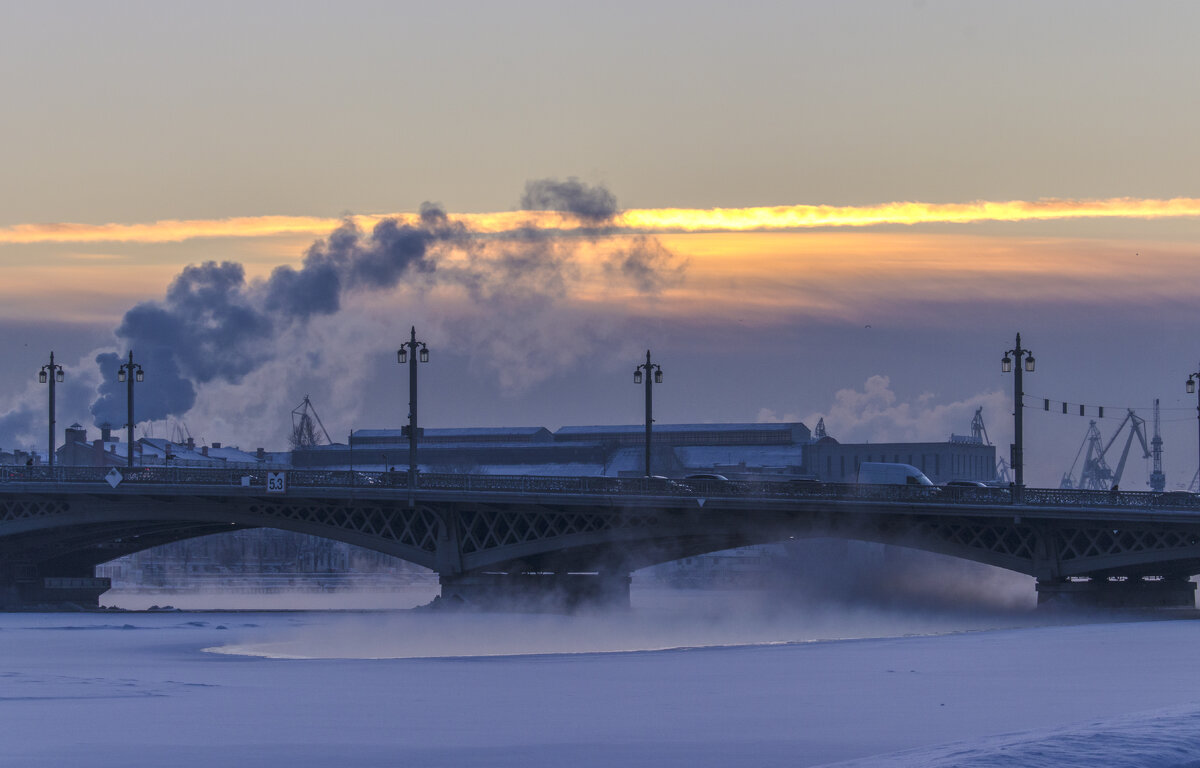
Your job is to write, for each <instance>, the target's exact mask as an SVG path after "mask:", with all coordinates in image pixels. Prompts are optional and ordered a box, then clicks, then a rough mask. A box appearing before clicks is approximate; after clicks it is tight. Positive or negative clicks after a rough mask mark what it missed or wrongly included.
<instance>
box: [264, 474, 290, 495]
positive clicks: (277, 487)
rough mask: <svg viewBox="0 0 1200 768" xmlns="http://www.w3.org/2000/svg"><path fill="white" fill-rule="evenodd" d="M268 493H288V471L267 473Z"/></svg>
mask: <svg viewBox="0 0 1200 768" xmlns="http://www.w3.org/2000/svg"><path fill="white" fill-rule="evenodd" d="M267 493H287V472H268V473H267Z"/></svg>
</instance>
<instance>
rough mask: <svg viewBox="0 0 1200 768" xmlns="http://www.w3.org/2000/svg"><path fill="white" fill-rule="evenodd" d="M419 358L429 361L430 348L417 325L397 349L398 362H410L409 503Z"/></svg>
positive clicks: (414, 462)
mask: <svg viewBox="0 0 1200 768" xmlns="http://www.w3.org/2000/svg"><path fill="white" fill-rule="evenodd" d="M417 360H420V361H421V362H422V363H428V362H429V349H428V347H426V346H425V342H423V341H417V327H416V326H415V325H414V326H413V327H412V335H411V337H410V338H409V340H408V341H406V342H404V343H403V344H401V345H400V349H399V350H397V351H396V362H397V363H399V364H400V365H404V364H405V363H408V426H407V427H405V428H404V430H402V431H404V432H406V433H407V434H408V489H409V503H410V504H411V503H412V501H413V499H412V492H413V491H414V490H415V489H416V487H417Z"/></svg>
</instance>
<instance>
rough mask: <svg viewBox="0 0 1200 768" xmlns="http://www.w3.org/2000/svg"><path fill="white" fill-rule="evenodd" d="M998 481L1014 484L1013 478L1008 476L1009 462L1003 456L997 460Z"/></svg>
mask: <svg viewBox="0 0 1200 768" xmlns="http://www.w3.org/2000/svg"><path fill="white" fill-rule="evenodd" d="M996 479H997V480H998V481H1000V482H1002V483H1011V482H1012V476H1011V475H1009V474H1008V462H1007V461H1005V460H1004V457H1003V456H1001V457H1000V458H999V459H996Z"/></svg>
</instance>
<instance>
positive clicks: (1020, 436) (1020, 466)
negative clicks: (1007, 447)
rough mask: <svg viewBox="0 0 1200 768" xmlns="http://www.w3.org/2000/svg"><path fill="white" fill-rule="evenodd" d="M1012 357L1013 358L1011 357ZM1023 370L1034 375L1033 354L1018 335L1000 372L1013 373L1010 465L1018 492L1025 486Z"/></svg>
mask: <svg viewBox="0 0 1200 768" xmlns="http://www.w3.org/2000/svg"><path fill="white" fill-rule="evenodd" d="M1010 355H1011V357H1010ZM1022 357H1024V358H1025V362H1024V365H1022V363H1021V358H1022ZM1014 358H1015V359H1016V361H1017V367H1016V368H1015V369H1014V368H1013V359H1014ZM1022 368H1023V369H1024V370H1026V371H1028V372H1029V373H1033V352H1031V351H1029V350H1028V349H1022V347H1021V334H1019V333H1018V334H1017V344H1016V346H1015V347H1014V348H1013V349H1010V350H1008V351H1006V352H1005V353H1004V359H1002V360H1001V361H1000V371H1001V372H1002V373H1008V372H1010V371H1012V373H1013V422H1014V423H1013V426H1014V429H1013V448H1012V455H1011V456H1009V461H1008V463H1009V464H1010V465H1012V468H1013V476H1014V478H1015V480H1016V485H1017V489H1018V492H1019V490H1020V489H1021V488H1023V487H1024V485H1025V471H1024V470H1025V444H1024V433H1023V429H1022V427H1023V424H1022V419H1021V416H1022V413H1021V411H1022V410H1023V406H1024V398H1025V390H1024V389H1022V387H1021V370H1022Z"/></svg>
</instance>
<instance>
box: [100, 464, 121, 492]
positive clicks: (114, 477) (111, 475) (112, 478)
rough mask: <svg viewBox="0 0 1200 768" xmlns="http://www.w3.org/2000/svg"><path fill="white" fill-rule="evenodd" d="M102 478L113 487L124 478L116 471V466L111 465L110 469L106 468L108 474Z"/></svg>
mask: <svg viewBox="0 0 1200 768" xmlns="http://www.w3.org/2000/svg"><path fill="white" fill-rule="evenodd" d="M104 479H105V480H107V481H108V484H109V485H111V486H112V487H113V488H116V487H117V486H118V485H120V484H121V481H122V480H124V479H125V477H124V475H122V474H121V473H120V472H118V471H117V468H116V467H113V468H112V469H110V470H108V474H107V475H105V476H104Z"/></svg>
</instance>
